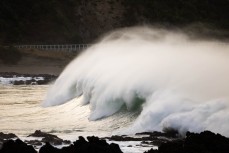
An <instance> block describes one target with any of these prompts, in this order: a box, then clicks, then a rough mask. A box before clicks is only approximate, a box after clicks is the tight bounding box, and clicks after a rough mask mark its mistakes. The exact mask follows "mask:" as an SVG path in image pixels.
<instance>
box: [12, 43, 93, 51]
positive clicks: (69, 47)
mask: <svg viewBox="0 0 229 153" xmlns="http://www.w3.org/2000/svg"><path fill="white" fill-rule="evenodd" d="M91 45H92V44H58V45H16V46H14V47H16V48H18V49H36V50H44V51H45V50H46V51H68V52H78V51H81V50H84V49H87V48H88V47H90V46H91Z"/></svg>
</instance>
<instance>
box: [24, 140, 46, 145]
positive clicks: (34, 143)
mask: <svg viewBox="0 0 229 153" xmlns="http://www.w3.org/2000/svg"><path fill="white" fill-rule="evenodd" d="M25 143H27V144H29V145H33V146H41V145H42V142H41V141H39V140H25Z"/></svg>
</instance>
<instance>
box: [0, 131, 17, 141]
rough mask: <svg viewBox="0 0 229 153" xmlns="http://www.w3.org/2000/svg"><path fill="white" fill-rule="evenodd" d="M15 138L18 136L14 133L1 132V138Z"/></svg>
mask: <svg viewBox="0 0 229 153" xmlns="http://www.w3.org/2000/svg"><path fill="white" fill-rule="evenodd" d="M13 138H17V136H16V135H15V134H13V133H8V134H4V133H2V132H0V139H13Z"/></svg>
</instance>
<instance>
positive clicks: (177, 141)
mask: <svg viewBox="0 0 229 153" xmlns="http://www.w3.org/2000/svg"><path fill="white" fill-rule="evenodd" d="M28 137H30V138H31V137H32V138H34V140H25V141H24V142H23V141H22V140H20V139H19V138H18V137H17V136H16V135H15V134H12V133H10V134H4V133H1V132H0V153H11V152H12V153H21V152H23V153H37V152H39V153H122V150H121V149H120V146H119V145H118V144H116V143H113V142H119V141H141V144H147V145H154V146H155V145H156V146H158V149H154V148H152V149H150V150H148V151H146V152H145V153H228V151H229V138H227V137H224V136H222V135H220V134H215V133H213V132H211V131H204V132H201V133H191V132H187V133H186V136H185V137H181V136H180V135H178V134H177V133H176V132H173V133H162V132H144V133H138V134H136V137H130V136H111V137H105V138H98V137H95V136H89V137H87V138H86V139H85V138H84V137H82V136H79V138H78V140H76V141H74V142H71V141H69V140H63V139H61V138H59V137H57V136H56V135H52V134H49V133H45V132H42V131H40V130H37V131H35V132H34V133H32V134H30V135H28ZM108 142H112V143H108ZM57 146H62V148H60V147H57ZM129 147H131V146H129ZM142 147H143V146H142Z"/></svg>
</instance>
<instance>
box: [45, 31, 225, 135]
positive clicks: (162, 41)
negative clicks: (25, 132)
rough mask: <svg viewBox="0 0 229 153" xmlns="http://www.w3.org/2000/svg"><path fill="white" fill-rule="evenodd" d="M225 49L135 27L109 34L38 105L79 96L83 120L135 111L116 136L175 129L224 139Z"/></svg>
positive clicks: (74, 63) (217, 44)
mask: <svg viewBox="0 0 229 153" xmlns="http://www.w3.org/2000/svg"><path fill="white" fill-rule="evenodd" d="M228 83H229V45H228V43H223V42H219V41H207V40H193V39H189V38H188V36H187V35H185V34H183V33H178V32H172V31H166V30H161V29H160V30H159V29H152V28H146V27H135V28H129V29H121V30H118V31H114V32H111V33H110V34H108V35H107V36H105V37H104V38H103V39H101V40H100V41H99V42H98V43H96V44H95V45H93V46H92V47H90V48H88V49H87V50H86V51H84V53H83V54H81V55H80V56H78V57H77V58H76V59H74V60H73V61H72V62H71V63H70V64H69V65H68V66H67V67H66V68H65V70H64V71H63V72H62V74H61V75H60V76H59V78H58V79H57V80H56V82H55V83H54V85H53V86H52V87H51V88H50V89H49V91H48V93H47V97H46V99H45V101H44V102H43V106H54V105H60V104H63V103H66V102H68V101H69V100H71V99H73V98H75V97H79V96H83V102H82V104H89V105H90V108H91V113H90V116H89V120H97V119H101V118H104V117H107V116H110V115H112V114H114V113H116V112H118V111H119V110H120V109H121V108H123V107H124V108H125V109H126V111H131V112H133V111H141V113H140V114H139V116H138V117H137V119H136V121H135V122H134V123H133V125H131V126H130V127H127V129H126V127H125V128H124V127H123V128H121V129H119V130H118V131H116V132H117V133H123V132H124V133H125V134H127V133H135V132H142V131H154V130H157V131H162V130H168V129H176V130H178V131H179V132H180V133H181V134H184V133H185V132H186V131H187V130H189V131H194V132H200V131H203V130H211V131H213V132H218V133H221V134H223V135H226V136H229V85H228Z"/></svg>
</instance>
